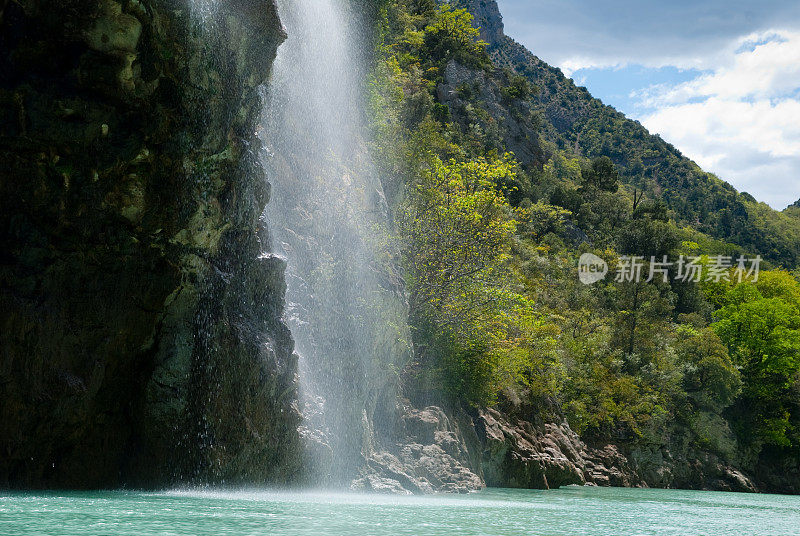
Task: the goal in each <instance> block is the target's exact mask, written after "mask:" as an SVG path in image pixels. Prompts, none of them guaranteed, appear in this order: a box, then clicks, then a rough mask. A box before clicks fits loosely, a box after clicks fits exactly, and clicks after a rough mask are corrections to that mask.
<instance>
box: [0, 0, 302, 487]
mask: <svg viewBox="0 0 800 536" xmlns="http://www.w3.org/2000/svg"><path fill="white" fill-rule="evenodd" d="M215 4H216V5H217V6H218V8H219V9H221V10H224V12H225V16H220V17H214V16H213V14H212V15H211V16H210V20H202V19H201V17H200V16H199V14H198V13H196V12H195V8H196V6H194V5H193V4H192V3H190V2H189V1H187V0H141V1H137V0H120V1H119V2H118V1H115V0H102V1H99V2H83V1H80V0H74V1H73V0H70V1H66V0H65V1H60V2H43V1H40V0H21V1H18V2H16V1H15V2H2V5H1V6H0V71H1V72H2V80H1V81H0V114H2V118H3V119H2V121H0V155H2V162H3V166H2V169H0V233H2V243H3V247H2V251H0V288H1V289H2V291H1V292H0V310H2V312H0V325H2V330H1V331H0V347H1V348H2V361H1V362H0V401H1V402H0V453H2V454H1V455H0V486H26V487H41V486H64V487H67V486H68V487H100V486H113V485H119V484H123V483H130V484H145V485H163V484H168V483H170V482H171V481H174V480H189V479H199V480H204V481H222V480H224V481H226V482H232V481H237V480H247V481H248V482H261V481H266V480H269V481H273V482H274V481H284V480H287V479H288V478H290V477H291V476H292V474H293V473H294V472H296V471H297V470H298V468H299V459H298V458H299V456H298V454H297V452H298V451H299V449H298V448H297V447H296V441H297V437H296V436H297V434H296V427H297V416H296V412H295V411H293V410H292V406H291V405H292V402H293V400H294V399H295V395H294V390H295V383H294V382H295V380H294V378H295V365H294V361H293V358H292V341H291V338H290V334H289V332H288V330H287V328H286V327H285V326H284V325H283V323H282V321H281V313H282V308H283V292H284V288H285V285H284V282H283V269H284V266H283V263H282V261H280V260H278V259H276V258H273V257H271V256H269V255H268V254H265V253H264V251H263V248H262V245H261V243H260V238H261V237H262V236H263V234H264V233H263V229H261V228H260V224H259V216H260V214H261V212H262V210H263V207H264V205H265V203H266V202H267V198H268V189H267V186H266V182H265V180H264V178H263V172H261V171H260V169H261V168H260V167H259V166H258V165H257V162H256V158H255V156H254V155H253V148H252V142H253V139H254V138H253V130H254V123H255V118H256V116H257V112H258V107H259V99H258V94H257V87H258V86H259V84H261V83H262V82H263V81H264V79H265V78H266V77H267V76H268V74H269V70H270V66H271V63H272V60H273V58H274V55H275V51H276V48H277V46H278V44H279V43H280V42H281V41H282V40H283V38H284V34H283V31H282V28H281V25H280V22H279V21H278V18H277V13H276V10H275V6H274V4H273V3H272V1H271V0H228V1H226V2H215ZM207 19H208V16H207ZM206 24H212V25H213V26H214V28H213V32H207V31H206V28H205V27H204V25H206Z"/></svg>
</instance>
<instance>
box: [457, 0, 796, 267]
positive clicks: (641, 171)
mask: <svg viewBox="0 0 800 536" xmlns="http://www.w3.org/2000/svg"><path fill="white" fill-rule="evenodd" d="M459 5H460V6H461V7H464V8H466V9H467V10H468V11H470V13H472V14H473V16H474V24H475V26H476V27H477V26H480V31H481V38H482V39H483V40H485V41H486V42H487V43H488V44H489V47H488V51H489V54H490V57H491V59H492V62H493V63H494V64H495V66H497V67H500V68H506V69H509V70H510V71H512V72H513V73H516V74H520V75H523V76H525V78H526V79H527V80H528V81H529V82H531V83H532V84H534V86H535V87H536V88H538V93H537V94H536V95H535V96H534V101H535V103H536V108H537V109H538V111H539V112H540V113H541V115H542V119H543V125H542V138H543V139H544V140H545V141H546V142H549V143H553V144H554V145H555V147H557V148H558V149H564V150H567V151H570V152H572V153H573V154H575V155H576V156H584V157H588V158H595V157H600V156H607V157H609V158H611V160H612V161H613V162H614V164H615V165H616V166H617V167H618V168H619V172H620V179H621V181H622V183H623V184H625V185H627V186H629V187H631V188H635V189H639V190H643V191H644V192H645V193H646V194H647V196H648V197H650V198H652V199H657V200H660V201H663V202H664V203H665V204H666V205H667V207H668V208H669V209H670V210H671V211H672V215H673V217H674V219H675V221H676V222H677V223H678V224H680V225H683V226H690V227H693V228H695V229H697V230H698V231H701V232H702V233H705V234H707V235H709V236H711V237H713V238H716V239H719V240H723V241H725V242H730V243H733V244H736V245H738V246H741V247H742V248H744V249H745V250H747V251H748V252H750V253H759V254H761V255H763V256H764V257H765V258H766V259H768V260H769V261H771V262H773V263H774V264H776V265H779V266H783V267H785V268H792V267H796V266H797V264H798V260H800V233H798V232H796V231H793V230H792V228H791V226H792V221H791V220H790V219H789V218H787V216H788V214H787V212H786V211H783V212H780V211H777V210H774V209H772V208H771V207H769V206H768V205H766V204H765V203H762V202H759V201H757V200H756V199H755V198H753V196H751V195H750V194H748V193H746V192H739V191H737V190H736V188H735V187H733V186H732V185H731V184H730V183H728V182H726V181H724V180H723V179H721V178H719V177H717V176H716V175H715V174H713V173H709V172H706V171H704V170H703V169H702V168H701V167H700V166H699V165H698V164H697V163H695V162H694V161H693V160H691V159H690V158H688V157H686V156H685V155H684V154H683V153H682V152H681V151H680V150H679V149H677V148H676V147H675V146H673V145H672V144H671V143H669V142H668V141H666V140H664V139H663V138H661V136H659V135H658V134H651V133H650V132H649V131H648V130H647V129H646V128H645V127H644V126H643V125H641V123H639V122H638V121H636V120H634V119H630V118H628V117H627V116H626V115H625V114H623V113H622V112H620V111H618V110H616V109H615V108H614V107H612V106H609V105H606V104H604V103H603V102H602V101H601V100H600V99H597V98H595V97H593V96H592V95H591V93H590V92H589V91H588V90H587V89H586V88H584V87H579V86H577V85H576V84H575V83H574V81H573V80H572V79H570V78H567V77H566V76H565V75H564V74H563V72H562V71H561V70H560V69H559V68H557V67H553V66H551V65H549V64H547V63H546V62H545V61H543V60H541V59H540V58H539V57H537V56H536V55H535V54H534V53H533V52H531V51H529V50H528V49H527V48H525V47H524V46H523V45H522V44H520V43H519V42H517V41H516V40H514V39H513V38H511V37H510V36H508V35H506V34H505V30H504V24H503V16H502V14H501V12H500V9H499V6H498V5H497V2H496V1H495V0H462V1H461V2H459ZM795 205H796V204H795ZM790 212H791V211H790Z"/></svg>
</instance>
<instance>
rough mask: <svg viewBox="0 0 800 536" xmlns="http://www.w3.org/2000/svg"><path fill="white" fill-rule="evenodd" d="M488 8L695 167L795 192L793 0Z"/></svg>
mask: <svg viewBox="0 0 800 536" xmlns="http://www.w3.org/2000/svg"><path fill="white" fill-rule="evenodd" d="M499 4H500V9H501V11H502V12H503V14H504V22H505V26H506V33H507V34H508V35H510V36H511V37H514V38H515V39H517V40H518V41H520V42H521V43H522V44H524V45H525V46H526V47H528V48H529V49H530V50H532V51H533V53H534V54H536V55H538V56H539V57H541V58H542V59H544V60H545V61H547V62H549V63H551V64H553V65H556V66H559V67H561V69H562V70H563V71H564V72H565V74H567V75H568V76H571V77H572V78H573V79H574V80H575V82H576V83H577V84H578V85H585V86H586V87H587V88H588V89H589V91H590V92H592V94H593V95H595V96H596V97H599V98H601V99H602V100H603V101H604V102H606V103H608V104H611V105H612V106H615V107H616V108H618V109H619V110H621V111H623V112H624V113H626V114H627V115H628V116H630V117H633V118H636V119H638V120H640V121H641V122H642V123H643V124H644V125H645V126H646V127H647V128H648V129H649V130H650V131H651V132H654V133H655V132H657V133H659V134H661V136H662V137H663V138H664V139H666V140H667V141H669V142H671V143H672V144H674V145H675V146H676V147H678V148H679V149H680V150H681V151H682V152H684V154H686V155H687V156H689V157H690V158H692V159H694V160H696V161H697V162H698V164H700V165H701V166H702V167H703V168H705V169H707V170H709V171H712V172H714V173H716V174H718V175H719V176H720V177H721V178H723V179H724V180H727V181H728V182H730V183H732V184H733V185H734V186H736V187H737V188H738V189H740V190H743V191H747V192H749V193H751V194H752V195H754V196H755V197H756V198H757V199H759V200H761V201H765V202H767V203H769V204H770V205H772V206H773V207H775V208H777V209H783V208H784V207H786V206H787V205H788V204H790V203H792V202H794V201H795V200H797V199H798V198H800V2H786V1H767V2H761V3H758V4H757V3H755V2H741V1H739V0H733V1H727V2H722V1H716V0H711V1H704V2H699V3H698V2H686V1H683V0H680V1H676V2H650V1H638V2H633V1H607V2H591V1H577V0H567V1H558V2H555V1H538V0H537V1H531V0H500V1H499Z"/></svg>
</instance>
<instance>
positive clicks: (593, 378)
mask: <svg viewBox="0 0 800 536" xmlns="http://www.w3.org/2000/svg"><path fill="white" fill-rule="evenodd" d="M471 20H472V19H471V16H470V15H469V13H467V12H465V11H463V10H458V9H453V8H450V7H449V6H443V7H441V8H436V7H435V6H434V5H432V3H431V2H424V1H413V0H407V1H398V2H390V3H386V4H385V5H384V7H383V8H381V32H380V39H379V43H378V53H377V57H376V67H375V70H374V77H373V79H372V81H371V86H370V95H371V103H372V112H373V113H372V114H371V116H372V119H373V125H372V126H373V131H374V133H375V139H376V142H375V147H374V154H375V155H376V157H377V161H378V164H379V166H380V167H381V171H382V174H383V176H384V177H385V179H384V180H385V185H386V189H387V191H388V192H389V194H390V200H391V203H392V205H393V207H394V209H395V213H396V222H397V225H396V229H397V240H398V241H399V244H400V249H401V250H402V253H403V261H404V267H405V273H406V279H407V288H408V294H409V296H410V306H411V323H412V327H413V328H414V343H415V348H416V360H415V363H414V364H413V365H412V366H411V367H409V370H408V371H406V374H405V378H406V382H407V384H408V385H407V388H408V389H409V390H410V391H413V392H416V393H420V392H423V393H430V392H433V391H435V390H436V389H437V388H439V387H441V386H444V387H445V390H446V392H447V395H448V396H449V397H450V398H451V400H453V401H456V402H461V403H466V404H476V405H482V404H483V405H485V404H492V403H494V402H495V401H496V400H497V399H498V397H503V398H505V399H506V400H527V401H528V402H532V403H534V404H535V403H536V401H538V400H541V399H543V398H547V399H549V400H551V401H555V402H556V403H557V405H558V406H560V407H561V408H563V410H564V412H565V414H566V416H567V418H568V420H569V422H570V424H571V425H572V426H573V428H574V429H575V430H576V431H578V432H579V433H580V434H581V435H582V437H583V438H584V439H587V440H590V441H597V442H605V441H616V442H622V443H625V444H629V445H650V446H654V447H655V448H659V447H660V446H662V445H664V444H665V443H666V442H668V441H672V442H673V443H674V444H681V445H684V446H686V445H689V446H690V447H691V448H698V449H701V450H705V451H707V452H711V453H713V454H716V455H717V456H719V457H720V458H722V459H723V460H729V461H730V460H733V459H743V458H747V460H749V463H755V461H756V460H758V459H759V456H762V455H763V454H764V453H769V454H770V455H771V456H778V457H787V456H789V457H792V456H794V457H797V454H798V452H800V297H799V296H800V284H799V283H798V279H797V272H795V273H794V274H795V275H792V274H791V273H790V272H787V271H779V270H774V269H772V268H773V267H774V266H776V265H777V264H783V266H784V267H787V268H790V269H796V268H797V264H796V262H797V253H798V251H800V249H798V244H800V230H799V229H800V225H798V217H800V209H797V208H792V207H790V208H789V209H787V210H786V211H784V212H782V213H778V212H775V211H772V210H771V209H769V208H768V207H766V205H760V204H758V203H756V202H755V201H754V200H752V199H751V198H750V197H749V196H747V195H744V194H738V193H737V192H736V191H735V190H734V189H733V188H732V187H730V186H729V185H727V184H725V183H723V182H722V181H720V180H719V179H717V178H715V177H713V176H711V175H709V174H707V173H705V172H703V171H702V170H700V169H699V168H698V167H697V166H696V165H694V164H693V163H692V162H690V161H688V160H687V159H685V158H683V157H682V156H681V155H680V154H679V153H678V152H677V150H675V149H674V148H672V147H671V146H669V145H668V144H667V143H665V142H664V141H662V140H660V139H659V138H657V137H652V136H650V135H649V134H647V132H646V131H645V130H644V129H643V128H642V127H641V126H640V125H638V124H637V123H634V122H631V121H629V120H627V119H625V118H624V117H623V116H622V115H621V114H619V113H617V112H616V111H614V110H613V109H610V108H606V107H603V106H602V105H600V104H599V102H598V101H595V100H593V99H591V98H590V96H589V95H588V94H587V93H586V92H585V90H583V89H581V88H575V87H574V86H573V85H571V82H568V81H567V80H566V79H564V78H563V76H561V75H560V73H558V72H556V71H555V70H553V69H551V68H549V67H547V66H544V64H542V63H541V62H538V60H536V61H533V60H530V58H528V57H527V56H524V55H523V56H522V57H523V58H527V60H526V61H527V63H526V62H525V61H521V62H518V63H517V64H509V63H508V62H507V61H506V62H505V63H504V62H503V61H502V60H503V58H505V59H507V58H508V57H509V52H508V50H506V51H505V52H504V51H503V50H502V47H495V48H494V49H493V50H490V52H491V57H492V60H493V63H490V62H488V61H487V57H486V52H485V51H486V45H485V43H482V42H480V41H479V39H478V33H477V31H475V30H474V29H473V28H471V26H470V23H471ZM514 45H515V44H513V42H512V44H511V45H508V44H507V46H511V47H512V48H513V46H514ZM453 61H455V62H457V63H459V64H461V65H463V66H465V67H466V68H467V69H468V71H466V72H468V73H469V77H470V78H468V79H467V81H466V82H461V83H460V85H459V86H457V88H456V90H454V91H449V92H446V91H440V89H441V88H442V87H445V86H444V85H445V84H447V83H449V81H448V79H447V74H446V70H447V69H448V62H453ZM448 72H449V71H448ZM459 72H462V73H463V72H464V71H459ZM459 76H461V77H462V79H463V78H464V75H463V74H461V75H459ZM500 116H502V117H503V118H504V119H503V121H498V120H497V117H500ZM543 117H544V118H545V119H546V120H544V121H543V120H542V118H543ZM559 118H560V119H559ZM532 129H533V130H535V131H536V132H538V135H537V136H535V137H534V138H533V139H531V137H530V132H531V130H532ZM536 129H538V130H536ZM511 147H516V148H517V149H516V150H517V151H518V152H520V154H521V155H522V156H521V157H518V156H517V155H516V154H510V153H509V152H508V151H510V150H511ZM584 253H592V254H594V255H596V256H599V257H600V258H602V259H604V260H605V261H606V262H607V263H608V265H609V276H608V277H606V278H605V279H604V280H602V281H600V282H597V283H595V284H594V285H584V284H581V283H580V282H579V281H578V278H577V270H576V266H577V263H578V258H579V257H580V256H581V255H582V254H584ZM756 253H758V254H761V255H763V256H764V257H765V258H767V259H771V260H772V262H773V263H772V264H771V265H770V264H768V263H765V264H763V265H762V271H761V273H760V278H758V279H756V278H755V277H754V274H750V275H748V276H744V274H742V273H738V272H736V271H735V268H736V262H735V261H736V259H738V258H739V257H740V256H754V255H755V254H756ZM624 256H640V257H641V266H640V268H639V269H640V270H641V274H642V278H641V279H640V280H638V281H637V280H632V279H633V278H625V277H615V276H616V275H618V274H620V273H622V272H624V269H625V266H624V264H623V263H624V259H625V257H624ZM719 256H722V257H721V258H726V257H727V258H729V261H730V263H731V264H732V266H731V267H730V268H728V267H725V266H723V267H721V268H720V267H719V266H715V259H716V260H719V258H718V257H719ZM665 257H666V258H667V259H669V260H670V261H672V264H670V265H659V264H658V262H660V261H662V260H663V259H664V258H665ZM689 257H696V258H697V260H696V262H695V263H694V266H695V268H696V269H697V270H698V272H697V273H698V274H700V276H701V279H702V281H701V282H695V281H692V280H691V278H687V277H682V276H686V273H682V272H684V271H685V270H688V269H691V268H687V266H685V265H684V264H680V265H678V264H677V263H676V262H674V261H676V259H684V260H685V259H687V258H689ZM682 262H683V261H682ZM676 437H679V438H682V439H679V440H676V439H675V438H676Z"/></svg>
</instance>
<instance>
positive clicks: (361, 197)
mask: <svg viewBox="0 0 800 536" xmlns="http://www.w3.org/2000/svg"><path fill="white" fill-rule="evenodd" d="M278 5H279V14H280V17H281V20H282V21H283V23H284V25H285V27H286V30H287V34H288V39H287V41H286V42H285V43H283V44H282V45H281V47H280V48H279V50H278V56H277V58H276V60H275V63H274V66H273V73H272V77H271V81H270V82H269V84H268V87H267V88H266V95H265V102H266V105H265V110H264V119H263V131H262V135H263V141H264V145H265V147H266V150H265V154H264V165H265V167H266V169H267V174H268V177H269V181H270V184H271V186H272V193H271V199H270V203H269V204H268V207H267V210H266V213H265V218H266V221H267V226H268V228H269V229H270V235H271V242H272V248H273V250H274V251H275V252H276V253H278V254H280V255H283V256H284V257H285V258H286V260H287V263H288V268H287V273H286V278H287V286H288V288H287V295H286V300H287V320H288V322H289V327H290V328H291V330H292V334H293V337H294V339H295V343H296V353H297V354H298V356H299V371H300V390H301V399H302V406H303V408H302V412H303V415H304V419H305V421H304V425H303V429H302V433H303V435H304V436H305V439H306V440H307V441H306V442H307V444H308V445H309V451H308V452H309V454H310V456H309V464H310V469H311V473H312V481H313V483H316V484H325V485H328V484H332V485H337V484H347V482H348V481H349V480H351V479H352V478H354V477H355V476H356V474H357V473H358V470H359V467H360V466H361V465H362V464H363V461H364V457H365V456H367V455H368V454H369V452H370V451H371V449H372V448H373V446H374V442H375V436H376V433H375V427H376V426H377V427H378V428H380V427H381V423H380V418H379V417H378V415H377V413H378V408H379V407H380V404H381V401H382V398H381V397H382V396H383V397H384V398H383V400H384V401H385V400H389V398H390V396H389V395H390V391H391V389H387V386H388V385H389V379H390V378H389V375H390V373H391V370H392V365H393V364H394V365H398V364H401V363H402V361H403V360H404V359H405V356H406V352H407V348H405V347H404V345H403V342H402V341H403V339H404V337H403V330H404V329H407V328H404V327H403V326H404V325H405V309H404V307H403V301H402V299H401V293H399V292H398V291H397V285H396V284H393V283H392V276H391V266H390V265H391V261H387V256H386V248H385V246H384V245H383V244H382V243H381V242H382V240H381V236H382V235H383V231H382V230H381V228H382V225H385V223H386V221H387V218H386V207H385V201H384V199H383V195H382V189H381V185H380V180H379V178H378V177H377V176H376V174H375V172H374V167H373V166H372V164H371V162H370V159H369V154H368V151H367V150H366V149H365V143H364V141H363V134H364V129H363V128H362V125H363V118H362V113H363V112H362V110H363V106H362V105H361V104H362V100H363V95H362V93H363V85H364V80H365V79H366V70H365V61H364V54H363V46H362V44H363V43H364V34H363V31H362V28H363V26H364V25H363V24H361V14H360V13H358V12H357V11H355V10H352V9H351V8H350V7H349V6H348V2H347V0H280V1H279V2H278Z"/></svg>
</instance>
